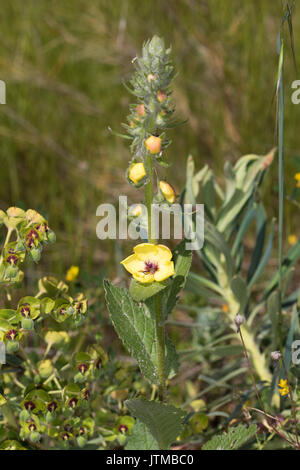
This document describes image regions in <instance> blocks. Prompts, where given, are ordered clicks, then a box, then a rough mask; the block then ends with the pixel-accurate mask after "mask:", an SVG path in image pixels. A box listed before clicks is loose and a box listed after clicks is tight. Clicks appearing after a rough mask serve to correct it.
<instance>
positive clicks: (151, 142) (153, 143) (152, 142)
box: [145, 135, 161, 153]
mask: <svg viewBox="0 0 300 470" xmlns="http://www.w3.org/2000/svg"><path fill="white" fill-rule="evenodd" d="M145 147H146V149H147V150H149V152H150V153H159V152H160V151H161V138H160V137H156V136H155V135H151V136H150V137H148V139H147V140H145Z"/></svg>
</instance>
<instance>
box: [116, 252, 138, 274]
mask: <svg viewBox="0 0 300 470" xmlns="http://www.w3.org/2000/svg"><path fill="white" fill-rule="evenodd" d="M121 264H122V265H123V266H124V268H125V269H127V271H128V272H129V273H130V274H132V275H134V274H136V273H139V272H140V271H143V269H144V262H142V261H141V260H139V259H138V257H137V256H136V255H130V256H128V257H127V258H125V259H124V260H123V261H121Z"/></svg>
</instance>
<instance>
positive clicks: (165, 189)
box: [104, 36, 192, 449]
mask: <svg viewBox="0 0 300 470" xmlns="http://www.w3.org/2000/svg"><path fill="white" fill-rule="evenodd" d="M170 54H171V49H168V48H166V47H165V44H164V42H163V40H162V39H160V38H159V37H157V36H154V37H153V39H152V40H151V41H148V42H146V43H145V44H144V46H143V51H142V57H140V58H136V59H135V60H134V65H135V68H136V71H135V73H134V75H133V77H132V79H131V81H130V85H131V86H130V91H131V93H132V94H133V95H134V96H135V97H136V103H135V104H133V105H131V107H130V114H129V116H128V124H124V127H125V129H126V131H127V135H126V136H124V137H126V138H127V139H130V140H131V152H132V158H131V161H130V162H129V166H128V169H127V172H126V177H127V180H128V183H129V184H131V185H132V186H133V187H135V188H137V189H138V188H142V189H144V202H145V206H146V208H147V214H143V213H142V209H141V206H139V205H137V206H136V207H135V209H134V210H133V212H132V213H131V214H129V215H130V216H131V217H135V216H139V215H141V217H142V219H143V218H145V217H146V223H144V226H146V237H147V240H146V242H142V243H139V244H138V245H136V246H135V247H134V249H133V254H130V255H129V256H127V257H126V258H125V259H124V260H123V261H122V263H121V264H122V265H123V266H124V268H125V269H126V270H127V271H128V272H129V273H130V274H131V276H132V279H131V282H130V286H129V290H127V289H125V288H122V287H117V286H114V285H112V284H111V283H110V282H109V281H105V282H104V287H105V292H106V301H107V306H108V310H109V313H110V317H111V320H112V323H113V325H114V327H115V330H116V332H117V333H118V335H119V337H120V338H121V340H122V342H123V343H124V345H125V347H126V348H127V349H128V350H129V352H130V353H131V355H132V356H133V357H134V358H135V359H136V361H137V363H138V365H139V367H140V370H141V372H142V374H143V375H144V377H145V378H146V379H147V380H148V381H149V382H150V383H151V384H153V386H154V390H157V393H156V394H152V397H151V398H152V399H151V400H150V401H149V400H146V399H142V398H139V397H135V398H133V399H130V400H127V401H126V402H125V405H126V406H127V408H128V410H129V411H130V412H131V414H132V415H133V416H134V417H135V418H136V424H135V426H134V429H133V432H132V436H131V437H130V439H129V441H128V444H127V448H129V449H139V448H140V449H146V448H147V447H146V446H147V445H150V447H149V448H151V449H167V448H169V446H170V445H171V443H172V442H174V441H175V440H176V438H177V436H178V435H179V434H180V431H181V427H182V425H183V420H184V412H183V411H182V410H180V409H177V408H175V407H173V406H172V405H169V404H167V401H168V393H167V382H168V380H169V379H170V378H172V377H173V376H174V375H175V374H176V372H177V369H178V359H177V354H176V349H175V346H174V345H173V344H172V342H171V341H170V339H169V338H168V336H167V335H166V331H165V322H166V321H167V318H168V316H169V315H170V313H171V311H172V309H173V308H174V306H175V304H176V301H177V297H178V294H179V292H180V291H181V289H182V288H183V286H184V283H185V279H186V276H187V274H188V271H189V268H190V264H191V258H192V255H191V252H190V251H187V250H186V249H185V242H184V240H183V241H182V242H181V243H180V244H179V245H178V246H177V247H176V249H175V250H174V251H173V252H172V251H171V250H170V248H169V247H168V246H166V245H164V244H159V243H158V240H157V238H156V236H155V235H154V234H156V233H157V231H156V230H155V229H156V228H157V227H153V220H152V217H151V207H152V204H153V203H154V202H155V203H158V204H161V206H162V208H165V210H167V208H168V206H170V205H172V204H173V203H174V202H175V200H176V195H175V191H174V189H173V187H172V186H171V185H170V184H169V183H167V182H166V181H164V180H160V179H159V177H158V176H157V172H158V169H159V166H163V167H166V166H167V163H166V162H165V161H164V159H163V152H164V150H165V149H166V147H167V146H168V145H169V144H170V142H169V140H168V139H167V137H166V131H167V130H168V129H169V128H171V127H174V126H175V125H178V123H177V122H176V121H175V120H174V118H173V113H174V108H173V106H172V102H171V88H170V86H171V81H172V78H173V76H174V67H173V65H172V62H171V58H170ZM140 435H143V436H145V442H142V441H143V439H142V440H141V437H140ZM147 443H148V444H147Z"/></svg>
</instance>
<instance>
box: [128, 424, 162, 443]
mask: <svg viewBox="0 0 300 470" xmlns="http://www.w3.org/2000/svg"><path fill="white" fill-rule="evenodd" d="M125 450H159V446H158V443H157V441H156V440H155V439H154V437H153V436H152V434H151V433H150V432H149V430H148V428H147V426H146V425H145V424H144V423H142V422H141V421H139V420H137V421H136V423H135V425H134V426H133V429H132V433H131V435H130V437H129V439H128V442H127V445H126V447H125Z"/></svg>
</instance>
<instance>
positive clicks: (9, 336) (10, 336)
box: [5, 330, 18, 341]
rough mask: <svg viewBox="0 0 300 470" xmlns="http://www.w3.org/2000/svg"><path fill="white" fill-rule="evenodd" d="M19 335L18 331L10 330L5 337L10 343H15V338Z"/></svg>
mask: <svg viewBox="0 0 300 470" xmlns="http://www.w3.org/2000/svg"><path fill="white" fill-rule="evenodd" d="M17 334H18V332H17V330H9V331H8V332H7V333H6V335H5V336H6V338H7V339H9V340H10V341H13V340H14V339H15V337H16V336H17Z"/></svg>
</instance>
